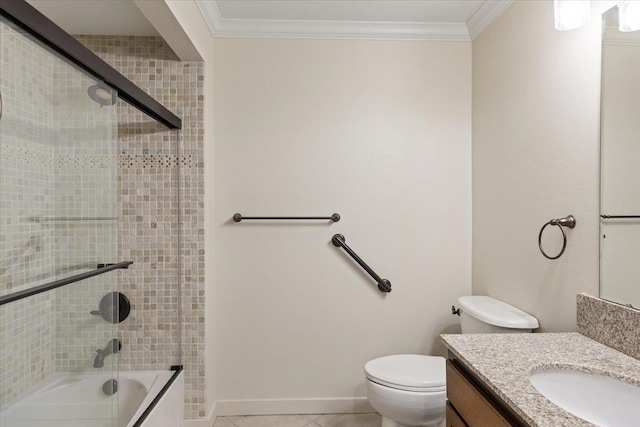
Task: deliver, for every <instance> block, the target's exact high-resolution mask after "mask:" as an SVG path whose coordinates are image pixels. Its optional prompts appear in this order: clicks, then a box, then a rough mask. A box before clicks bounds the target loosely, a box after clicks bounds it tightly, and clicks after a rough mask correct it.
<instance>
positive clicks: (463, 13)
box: [195, 0, 511, 41]
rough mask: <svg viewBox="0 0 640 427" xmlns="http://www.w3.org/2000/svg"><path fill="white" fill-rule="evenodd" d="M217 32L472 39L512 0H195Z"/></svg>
mask: <svg viewBox="0 0 640 427" xmlns="http://www.w3.org/2000/svg"><path fill="white" fill-rule="evenodd" d="M195 1H196V3H198V5H199V7H200V10H201V11H202V14H203V16H204V17H205V19H206V20H207V23H208V24H209V27H210V28H211V31H212V33H213V34H214V36H217V37H265V38H307V39H313V38H319V39H326V38H329V39H332V38H335V39H373V40H446V41H468V40H473V39H474V38H475V37H476V36H477V35H478V34H480V33H481V32H482V31H483V30H484V29H485V28H486V27H487V26H489V24H491V22H493V20H494V19H495V18H496V17H497V16H499V15H500V13H502V12H503V11H504V9H506V8H507V6H509V4H511V0H195Z"/></svg>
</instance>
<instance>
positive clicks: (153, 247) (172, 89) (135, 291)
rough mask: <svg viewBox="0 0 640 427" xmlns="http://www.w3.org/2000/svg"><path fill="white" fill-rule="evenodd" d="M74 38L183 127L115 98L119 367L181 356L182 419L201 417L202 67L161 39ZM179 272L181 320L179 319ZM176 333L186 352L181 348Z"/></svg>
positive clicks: (156, 365) (162, 363)
mask: <svg viewBox="0 0 640 427" xmlns="http://www.w3.org/2000/svg"><path fill="white" fill-rule="evenodd" d="M76 38H77V39H78V40H79V41H80V42H81V43H83V44H84V45H85V46H87V47H88V48H89V49H91V50H92V51H93V52H95V53H96V54H97V55H98V56H100V57H101V58H102V59H103V60H105V61H106V62H107V63H109V64H110V65H111V66H113V67H114V68H116V69H117V70H118V71H120V72H121V73H122V74H124V75H125V76H126V77H127V78H129V79H131V80H132V81H133V82H134V83H136V84H137V85H138V86H139V87H141V88H142V89H143V90H145V91H146V92H147V93H149V95H151V96H152V97H154V98H155V99H157V100H158V101H159V102H160V103H162V104H163V105H165V106H166V107H167V108H168V109H169V110H171V111H173V112H174V113H176V114H177V115H179V116H180V117H181V118H182V123H183V129H182V130H181V131H179V132H176V131H170V130H167V129H166V128H164V127H163V126H162V125H159V124H158V123H156V122H155V121H153V120H151V119H149V118H148V117H146V116H145V115H144V114H143V113H141V112H139V111H138V110H136V109H135V108H133V107H131V106H129V105H127V104H125V103H124V102H121V101H119V102H118V104H117V106H118V117H119V120H118V144H119V164H120V172H119V178H118V179H119V181H120V197H119V204H120V209H121V221H120V222H119V233H118V234H119V239H120V242H119V253H118V258H119V259H127V260H131V261H134V262H135V264H134V266H133V267H132V268H130V269H129V270H125V271H122V272H119V273H118V274H119V277H120V280H121V288H122V291H123V292H124V293H125V294H127V296H128V297H129V298H130V300H131V303H132V315H131V317H130V318H129V319H128V320H127V321H125V322H124V323H122V324H121V325H120V336H121V339H122V342H123V347H124V348H123V351H122V352H121V354H120V366H121V369H122V370H147V369H167V368H168V367H169V365H171V364H175V363H178V362H179V361H180V354H181V355H182V364H183V365H184V366H185V416H186V418H188V419H197V418H203V417H204V416H205V389H204V386H205V383H204V379H205V374H204V298H205V295H204V211H203V209H204V164H203V159H204V153H203V144H204V132H203V128H204V125H203V123H204V64H203V63H190V62H180V61H179V59H178V58H177V57H176V55H175V54H174V53H173V52H172V51H171V49H170V48H169V46H168V45H167V44H166V43H165V42H164V41H163V40H162V39H160V38H157V37H138V36H88V35H79V36H76ZM177 166H179V168H178V167H177ZM178 173H180V174H181V175H180V177H179V178H180V179H178ZM178 182H180V183H181V188H180V195H181V200H180V204H178V203H177V196H178ZM178 209H180V210H178ZM178 214H180V215H178ZM180 227H181V231H182V248H181V250H179V248H178V232H179V231H180ZM179 261H180V262H181V264H182V271H180V269H179ZM179 275H181V279H182V284H183V285H182V295H181V300H182V305H181V309H182V310H181V311H182V313H183V316H182V318H178V313H179V310H178V304H179V301H180V297H179V295H178V288H177V286H178V285H177V284H178V278H179ZM180 332H181V334H182V337H181V338H182V348H179V347H178V344H179V339H178V337H179V333H180Z"/></svg>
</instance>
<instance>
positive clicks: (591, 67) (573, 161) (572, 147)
mask: <svg viewBox="0 0 640 427" xmlns="http://www.w3.org/2000/svg"><path fill="white" fill-rule="evenodd" d="M594 9H595V10H594V13H593V19H592V23H591V24H590V25H587V26H585V27H582V28H579V29H576V30H572V31H557V30H555V29H554V27H553V23H554V18H553V2H551V1H544V2H543V1H517V2H513V3H512V4H511V6H509V8H508V9H507V10H506V11H505V12H504V13H503V14H502V15H501V16H499V17H498V18H497V20H496V21H494V22H493V24H492V25H491V26H490V27H489V28H488V29H487V30H485V32H484V33H483V34H482V35H480V36H479V37H478V38H477V39H476V40H475V41H474V42H473V293H474V294H485V295H491V296H494V297H496V298H500V299H502V300H504V301H507V302H509V303H511V304H513V305H515V306H517V307H519V308H521V309H523V310H525V311H527V312H529V313H531V314H533V315H534V316H536V317H537V318H538V319H539V320H540V323H541V330H542V331H547V332H549V331H566V330H574V329H575V318H576V313H575V305H576V304H575V298H576V293H578V292H587V293H589V294H591V295H598V214H599V211H598V197H599V196H598V181H599V174H598V167H599V122H600V116H599V107H600V96H599V95H600V51H601V49H600V45H601V20H600V14H599V13H598V6H596V7H595V8H594ZM569 214H573V215H575V217H576V219H577V226H576V228H575V229H574V230H570V231H569V232H568V235H569V236H568V239H569V242H568V247H567V250H566V252H565V254H564V255H563V256H562V257H561V258H560V259H558V260H555V261H549V260H547V259H545V258H544V257H543V256H542V254H541V253H540V252H539V250H538V246H537V237H538V232H539V230H540V227H541V226H542V225H543V224H544V223H545V222H547V221H548V220H549V219H551V218H558V217H561V216H565V215H569ZM558 236H559V232H558V231H557V230H549V234H548V236H547V238H546V239H545V241H544V243H545V245H546V247H547V248H548V250H549V252H552V251H554V250H557V249H558V246H559V238H558Z"/></svg>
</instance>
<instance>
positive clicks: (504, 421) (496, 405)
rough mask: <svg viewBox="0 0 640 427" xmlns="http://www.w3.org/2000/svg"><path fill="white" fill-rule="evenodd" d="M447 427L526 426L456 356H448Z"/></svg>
mask: <svg viewBox="0 0 640 427" xmlns="http://www.w3.org/2000/svg"><path fill="white" fill-rule="evenodd" d="M446 414H447V415H446V416H447V427H513V426H515V427H526V426H527V425H528V424H526V423H525V422H524V421H522V420H521V419H520V418H519V417H518V416H517V415H516V414H515V413H513V411H511V410H510V409H509V408H508V407H507V406H506V404H505V403H504V402H502V401H501V400H500V398H499V397H498V396H496V395H495V394H494V393H492V392H491V391H490V390H489V389H488V388H487V386H486V385H484V384H483V383H482V381H481V380H480V379H479V378H478V377H477V376H476V375H474V374H473V373H472V372H470V371H469V369H467V368H466V367H465V366H464V365H463V364H462V362H460V361H459V360H457V359H449V360H447V411H446Z"/></svg>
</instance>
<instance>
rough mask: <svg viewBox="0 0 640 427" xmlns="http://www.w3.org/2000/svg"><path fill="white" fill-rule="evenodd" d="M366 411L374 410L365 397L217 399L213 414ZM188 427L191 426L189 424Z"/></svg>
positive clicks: (222, 415) (351, 412)
mask: <svg viewBox="0 0 640 427" xmlns="http://www.w3.org/2000/svg"><path fill="white" fill-rule="evenodd" d="M366 412H374V409H373V408H372V407H371V405H370V404H369V402H368V401H367V398H366V397H357V398H311V399H256V400H218V401H217V402H216V406H215V415H216V416H218V417H224V416H229V415H289V414H291V415H293V414H358V413H366ZM189 427H192V426H191V425H189ZM193 427H195V426H193ZM198 427H200V426H198Z"/></svg>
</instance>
